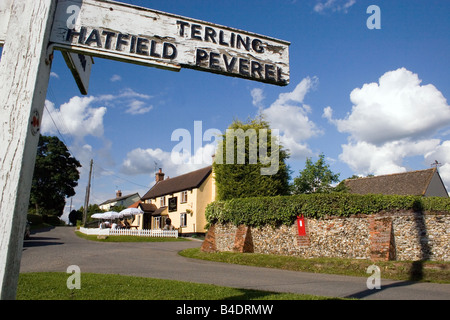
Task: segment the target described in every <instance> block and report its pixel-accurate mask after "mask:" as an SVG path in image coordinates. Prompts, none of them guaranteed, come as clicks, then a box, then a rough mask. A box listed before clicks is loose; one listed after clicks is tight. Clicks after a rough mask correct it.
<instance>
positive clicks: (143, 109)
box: [125, 100, 153, 115]
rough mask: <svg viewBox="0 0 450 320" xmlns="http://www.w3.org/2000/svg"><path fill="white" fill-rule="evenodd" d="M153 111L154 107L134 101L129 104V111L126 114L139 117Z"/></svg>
mask: <svg viewBox="0 0 450 320" xmlns="http://www.w3.org/2000/svg"><path fill="white" fill-rule="evenodd" d="M152 109H153V106H147V104H146V103H145V102H143V101H140V100H132V101H131V102H130V103H129V104H128V109H127V110H126V111H125V112H126V113H129V114H132V115H137V114H144V113H147V112H149V111H150V110H152Z"/></svg>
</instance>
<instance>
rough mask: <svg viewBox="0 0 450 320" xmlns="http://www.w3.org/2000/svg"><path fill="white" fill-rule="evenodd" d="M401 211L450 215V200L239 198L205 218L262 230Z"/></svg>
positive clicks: (219, 205)
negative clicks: (305, 221)
mask: <svg viewBox="0 0 450 320" xmlns="http://www.w3.org/2000/svg"><path fill="white" fill-rule="evenodd" d="M398 210H415V211H445V212H450V198H439V197H420V196H397V195H373V194H370V195H358V194H348V193H329V194H301V195H292V196H276V197H255V198H239V199H232V200H228V201H214V202H212V203H210V204H209V205H208V206H207V208H206V212H205V214H206V219H207V221H208V222H209V223H210V224H213V223H217V222H219V223H232V224H234V225H236V226H238V225H241V224H244V225H247V226H252V227H260V226H264V225H272V226H278V225H282V224H284V225H291V224H292V223H294V222H295V219H296V218H297V216H298V215H301V214H303V216H305V217H309V218H320V217H324V216H327V215H330V216H342V217H345V216H350V215H354V214H375V213H378V212H381V211H398Z"/></svg>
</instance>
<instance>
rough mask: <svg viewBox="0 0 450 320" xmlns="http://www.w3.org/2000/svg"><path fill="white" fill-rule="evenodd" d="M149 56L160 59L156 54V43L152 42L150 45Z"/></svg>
mask: <svg viewBox="0 0 450 320" xmlns="http://www.w3.org/2000/svg"><path fill="white" fill-rule="evenodd" d="M150 56H152V57H155V58H161V55H160V54H159V53H157V52H156V41H155V40H152V41H151V43H150Z"/></svg>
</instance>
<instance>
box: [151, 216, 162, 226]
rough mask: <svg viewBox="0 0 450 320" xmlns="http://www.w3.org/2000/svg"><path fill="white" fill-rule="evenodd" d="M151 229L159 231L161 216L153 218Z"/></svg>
mask: <svg viewBox="0 0 450 320" xmlns="http://www.w3.org/2000/svg"><path fill="white" fill-rule="evenodd" d="M153 229H161V216H159V217H154V218H153Z"/></svg>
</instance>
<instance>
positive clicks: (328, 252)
mask: <svg viewBox="0 0 450 320" xmlns="http://www.w3.org/2000/svg"><path fill="white" fill-rule="evenodd" d="M305 225H306V235H302V236H300V235H299V234H298V226H297V224H296V223H295V224H293V225H291V226H285V225H283V226H280V227H278V228H273V227H271V226H264V227H261V228H250V227H247V226H239V227H236V226H233V225H231V224H226V225H222V224H216V225H213V226H211V228H210V230H209V231H208V234H207V236H206V239H205V242H204V243H203V246H202V250H204V251H237V252H256V253H269V254H282V255H296V256H302V257H307V258H308V257H341V258H356V259H371V260H375V261H376V260H422V259H429V260H436V261H450V214H449V213H446V212H445V213H421V212H410V211H405V212H394V213H392V212H391V213H389V212H383V213H379V214H376V215H355V216H351V217H345V218H343V217H336V216H331V217H325V218H321V219H305Z"/></svg>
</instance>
